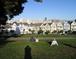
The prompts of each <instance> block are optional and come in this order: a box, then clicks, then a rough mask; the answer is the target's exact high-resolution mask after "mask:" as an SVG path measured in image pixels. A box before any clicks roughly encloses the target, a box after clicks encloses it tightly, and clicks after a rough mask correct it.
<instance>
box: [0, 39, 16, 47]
mask: <svg viewBox="0 0 76 59" xmlns="http://www.w3.org/2000/svg"><path fill="white" fill-rule="evenodd" d="M7 39H8V38H0V48H2V47H3V46H5V45H6V44H8V43H9V42H15V41H14V40H7Z"/></svg>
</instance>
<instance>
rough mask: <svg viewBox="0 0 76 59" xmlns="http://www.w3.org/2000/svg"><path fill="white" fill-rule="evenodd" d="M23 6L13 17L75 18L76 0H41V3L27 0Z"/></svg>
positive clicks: (33, 18) (34, 18)
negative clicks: (20, 11) (18, 13)
mask: <svg viewBox="0 0 76 59" xmlns="http://www.w3.org/2000/svg"><path fill="white" fill-rule="evenodd" d="M23 6H24V10H23V12H22V13H21V14H20V15H18V16H15V17H14V19H22V18H24V19H32V20H39V19H42V20H43V19H44V18H45V17H47V19H61V20H74V19H76V0H43V2H42V3H37V2H35V1H33V0H28V2H27V3H25V4H24V5H23Z"/></svg>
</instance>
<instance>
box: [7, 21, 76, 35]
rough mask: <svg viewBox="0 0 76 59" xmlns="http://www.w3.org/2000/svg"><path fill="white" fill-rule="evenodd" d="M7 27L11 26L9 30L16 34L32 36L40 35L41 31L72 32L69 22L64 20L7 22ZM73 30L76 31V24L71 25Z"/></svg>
mask: <svg viewBox="0 0 76 59" xmlns="http://www.w3.org/2000/svg"><path fill="white" fill-rule="evenodd" d="M7 25H10V26H9V27H8V28H7V30H8V31H11V30H14V31H15V33H16V34H31V33H32V32H34V33H38V31H39V30H40V29H41V30H43V32H46V31H50V33H52V32H54V31H61V30H62V31H63V32H64V33H65V31H68V30H70V24H69V23H68V22H67V21H62V20H19V21H14V22H12V21H7ZM71 30H72V31H76V22H75V21H73V22H72V23H71Z"/></svg>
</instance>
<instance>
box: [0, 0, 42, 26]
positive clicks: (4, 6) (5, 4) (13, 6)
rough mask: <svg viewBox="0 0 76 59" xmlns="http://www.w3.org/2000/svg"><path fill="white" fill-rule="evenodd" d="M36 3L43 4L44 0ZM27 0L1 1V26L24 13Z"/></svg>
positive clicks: (38, 0)
mask: <svg viewBox="0 0 76 59" xmlns="http://www.w3.org/2000/svg"><path fill="white" fill-rule="evenodd" d="M34 1H36V2H42V0H34ZM26 2H27V0H0V25H5V24H6V21H7V19H8V16H9V18H10V19H11V18H13V17H14V16H16V15H19V14H20V13H22V11H23V9H24V7H23V6H22V4H23V3H26Z"/></svg>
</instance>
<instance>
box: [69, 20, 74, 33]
mask: <svg viewBox="0 0 76 59" xmlns="http://www.w3.org/2000/svg"><path fill="white" fill-rule="evenodd" d="M72 22H73V21H68V24H69V25H70V32H71V24H72Z"/></svg>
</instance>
